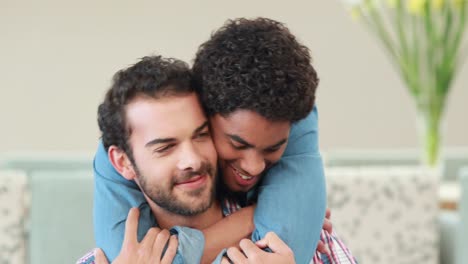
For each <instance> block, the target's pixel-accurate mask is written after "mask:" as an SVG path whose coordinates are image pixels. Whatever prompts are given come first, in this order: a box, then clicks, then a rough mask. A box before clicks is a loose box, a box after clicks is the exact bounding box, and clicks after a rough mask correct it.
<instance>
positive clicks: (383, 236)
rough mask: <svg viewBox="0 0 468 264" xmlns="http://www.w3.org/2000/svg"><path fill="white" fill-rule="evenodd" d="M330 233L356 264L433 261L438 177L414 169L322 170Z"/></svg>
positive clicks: (436, 259)
mask: <svg viewBox="0 0 468 264" xmlns="http://www.w3.org/2000/svg"><path fill="white" fill-rule="evenodd" d="M326 176H327V189H328V207H329V208H330V209H331V212H332V222H333V226H334V230H335V231H336V232H337V233H338V234H339V236H340V238H342V239H343V240H344V241H345V243H346V244H347V245H348V247H349V248H350V250H351V251H352V253H353V254H354V256H355V257H356V259H357V261H358V262H359V263H364V264H367V263H392V264H393V263H425V264H426V263H428V264H432V263H434V264H435V263H437V261H438V235H437V214H438V203H437V190H438V178H437V176H436V174H434V173H430V172H428V171H426V170H423V169H421V168H418V167H383V166H381V167H332V168H328V169H327V170H326Z"/></svg>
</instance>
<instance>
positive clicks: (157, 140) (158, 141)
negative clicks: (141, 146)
mask: <svg viewBox="0 0 468 264" xmlns="http://www.w3.org/2000/svg"><path fill="white" fill-rule="evenodd" d="M207 126H208V121H205V122H204V123H203V124H202V125H201V126H199V127H197V128H196V129H195V130H194V131H193V134H194V135H196V134H198V133H200V131H202V130H203V129H205V128H206V127H207ZM175 141H176V139H175V138H155V139H153V140H151V141H149V142H148V143H146V144H145V147H147V148H148V147H152V146H154V145H157V144H163V143H170V142H175Z"/></svg>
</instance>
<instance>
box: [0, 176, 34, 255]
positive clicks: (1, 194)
mask: <svg viewBox="0 0 468 264" xmlns="http://www.w3.org/2000/svg"><path fill="white" fill-rule="evenodd" d="M26 183H27V179H26V175H25V174H24V173H22V172H15V171H0V263H2V264H23V263H25V260H26V253H25V252H26V244H27V243H26V231H25V228H24V227H25V225H24V224H25V223H24V219H26V214H27V212H28V203H29V201H28V197H29V195H28V190H27V184H26Z"/></svg>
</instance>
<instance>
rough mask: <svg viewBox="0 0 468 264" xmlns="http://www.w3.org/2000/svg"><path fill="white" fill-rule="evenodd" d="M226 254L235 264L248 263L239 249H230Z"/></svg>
mask: <svg viewBox="0 0 468 264" xmlns="http://www.w3.org/2000/svg"><path fill="white" fill-rule="evenodd" d="M226 253H227V256H228V257H229V259H230V260H231V261H232V262H234V263H246V262H247V258H246V257H245V256H244V254H242V252H241V251H240V250H239V249H238V248H235V247H230V248H228V250H227V252H226Z"/></svg>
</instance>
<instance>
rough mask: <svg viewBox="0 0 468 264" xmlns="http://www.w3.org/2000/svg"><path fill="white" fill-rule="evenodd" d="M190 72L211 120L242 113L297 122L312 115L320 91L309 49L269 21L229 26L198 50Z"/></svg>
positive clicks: (242, 20) (246, 21)
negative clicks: (213, 117)
mask: <svg viewBox="0 0 468 264" xmlns="http://www.w3.org/2000/svg"><path fill="white" fill-rule="evenodd" d="M192 71H193V75H194V86H195V89H196V90H197V92H198V93H199V95H200V99H201V101H202V104H203V106H204V108H205V110H206V112H207V114H208V115H209V116H212V115H215V114H221V115H223V116H227V115H229V114H231V113H232V112H234V111H236V110H239V109H246V110H252V111H255V112H257V113H259V114H260V115H262V116H263V117H265V118H266V119H268V120H271V121H290V122H296V121H298V120H300V119H303V118H305V117H306V116H307V115H308V114H309V113H310V111H311V110H312V108H313V105H314V100H315V90H316V88H317V85H318V77H317V73H316V71H315V69H314V68H313V67H312V65H311V58H310V54H309V49H308V48H307V47H305V46H304V45H302V44H301V43H299V42H298V40H297V39H296V38H295V37H294V35H292V34H291V32H290V31H289V29H288V28H287V27H286V26H285V25H284V24H282V23H280V22H277V21H274V20H271V19H267V18H256V19H252V20H249V19H245V18H239V19H234V20H228V21H227V22H226V23H225V24H224V26H223V27H221V28H220V29H219V30H217V31H216V32H214V33H213V34H212V36H211V38H210V39H209V40H208V41H207V42H205V43H203V44H202V45H201V46H200V48H199V49H198V52H197V55H196V57H195V61H194V65H193V68H192Z"/></svg>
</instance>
